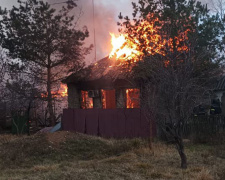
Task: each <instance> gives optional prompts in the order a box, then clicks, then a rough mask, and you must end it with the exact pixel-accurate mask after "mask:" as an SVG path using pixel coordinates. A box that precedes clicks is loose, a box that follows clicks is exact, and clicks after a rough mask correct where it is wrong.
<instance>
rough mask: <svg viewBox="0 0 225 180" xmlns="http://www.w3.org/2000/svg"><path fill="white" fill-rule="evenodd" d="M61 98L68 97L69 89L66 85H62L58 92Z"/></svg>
mask: <svg viewBox="0 0 225 180" xmlns="http://www.w3.org/2000/svg"><path fill="white" fill-rule="evenodd" d="M57 94H59V96H61V97H66V96H68V88H67V85H65V84H60V89H59V91H58V93H57Z"/></svg>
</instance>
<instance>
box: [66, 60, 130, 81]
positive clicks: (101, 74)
mask: <svg viewBox="0 0 225 180" xmlns="http://www.w3.org/2000/svg"><path fill="white" fill-rule="evenodd" d="M119 63H120V61H117V60H115V59H109V57H105V58H103V59H101V60H99V61H97V62H96V63H93V64H91V65H90V66H88V67H87V68H85V69H82V70H80V71H79V72H76V73H73V74H71V75H69V76H68V77H66V78H65V79H64V80H63V81H62V82H63V83H76V82H81V81H94V80H99V79H100V80H112V81H114V80H116V79H124V78H125V77H126V76H127V75H128V71H126V70H125V71H124V67H123V66H120V65H119Z"/></svg>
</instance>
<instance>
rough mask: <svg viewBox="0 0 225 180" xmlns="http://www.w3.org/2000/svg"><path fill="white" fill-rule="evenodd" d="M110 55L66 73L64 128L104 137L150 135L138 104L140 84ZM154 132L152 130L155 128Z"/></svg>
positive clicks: (139, 102)
mask: <svg viewBox="0 0 225 180" xmlns="http://www.w3.org/2000/svg"><path fill="white" fill-rule="evenodd" d="M118 63H119V62H118V61H113V60H112V59H110V58H109V57H106V58H103V59H101V60H99V61H98V62H96V63H95V64H93V65H90V66H89V67H87V68H86V69H83V70H81V71H80V72H77V73H75V74H72V75H70V76H68V77H67V78H66V79H65V80H64V81H63V83H66V84H67V86H68V109H64V112H63V121H62V126H63V129H64V130H70V131H76V132H81V133H87V134H91V135H100V136H103V137H115V138H123V137H149V133H150V132H149V131H150V130H149V120H148V119H146V117H145V116H144V114H143V112H142V110H141V108H140V106H141V99H140V93H141V90H140V85H139V84H138V81H136V80H135V79H134V78H131V77H129V75H128V74H129V72H128V71H125V70H123V67H122V66H120V65H118ZM154 133H155V131H154Z"/></svg>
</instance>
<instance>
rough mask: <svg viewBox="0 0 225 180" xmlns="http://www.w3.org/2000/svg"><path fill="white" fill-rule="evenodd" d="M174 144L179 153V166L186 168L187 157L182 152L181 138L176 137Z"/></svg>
mask: <svg viewBox="0 0 225 180" xmlns="http://www.w3.org/2000/svg"><path fill="white" fill-rule="evenodd" d="M176 146H177V150H178V153H179V155H180V160H181V168H182V169H187V157H186V154H185V153H184V144H183V140H182V138H178V139H177V141H176Z"/></svg>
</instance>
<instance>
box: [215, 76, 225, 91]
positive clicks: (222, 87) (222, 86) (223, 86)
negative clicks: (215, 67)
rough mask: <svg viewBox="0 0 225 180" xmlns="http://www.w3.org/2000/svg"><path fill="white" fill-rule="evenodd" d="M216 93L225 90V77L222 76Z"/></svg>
mask: <svg viewBox="0 0 225 180" xmlns="http://www.w3.org/2000/svg"><path fill="white" fill-rule="evenodd" d="M215 90H216V91H220V90H225V76H222V77H221V78H220V79H219V81H218V83H217V86H216V89H215Z"/></svg>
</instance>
